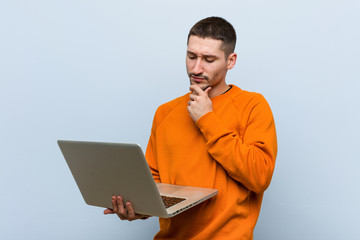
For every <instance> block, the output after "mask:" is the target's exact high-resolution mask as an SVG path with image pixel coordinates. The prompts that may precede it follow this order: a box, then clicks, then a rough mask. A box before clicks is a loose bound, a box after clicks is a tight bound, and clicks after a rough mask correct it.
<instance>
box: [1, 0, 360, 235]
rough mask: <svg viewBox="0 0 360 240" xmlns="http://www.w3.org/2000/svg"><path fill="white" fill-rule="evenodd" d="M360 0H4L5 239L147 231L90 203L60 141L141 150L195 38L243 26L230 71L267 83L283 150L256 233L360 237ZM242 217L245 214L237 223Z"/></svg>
mask: <svg viewBox="0 0 360 240" xmlns="http://www.w3.org/2000/svg"><path fill="white" fill-rule="evenodd" d="M359 12H360V3H359V1H357V0H354V1H350V0H343V1H339V0H327V1H325V0H323V1H322V0H295V1H291V0H290V1H285V0H283V1H281V0H270V1H265V0H254V1H246V0H237V1H226V0H224V1H209V0H206V1H203V0H201V1H194V0H191V1H190V0H182V1H165V0H162V1H145V0H138V1H136V0H135V1H121V0H118V1H115V0H102V1H95V0H61V1H60V0H53V1H49V0H43V1H41V0H33V1H25V0H24V1H20V0H11V1H10V0H1V1H0V190H1V193H0V239H4V240H10V239H109V240H111V239H151V238H152V236H153V235H154V234H155V233H156V232H157V231H158V222H157V219H156V218H151V219H149V220H147V221H135V222H123V221H120V220H118V219H117V217H115V216H113V215H111V216H104V215H103V213H102V211H103V209H101V208H97V207H91V206H88V205H86V204H85V203H84V201H83V199H82V197H81V194H80V192H79V190H78V188H77V186H76V184H75V182H74V180H73V178H72V176H71V173H70V171H69V169H68V167H67V165H66V163H65V161H64V159H63V157H62V155H61V152H60V151H59V149H58V146H57V143H56V141H57V140H58V139H73V140H89V141H108V142H135V143H139V144H140V145H141V146H142V148H143V150H145V149H146V145H147V141H148V138H149V135H150V127H151V123H152V119H153V115H154V112H155V110H156V108H157V107H158V105H160V104H162V103H165V102H167V101H169V100H171V99H173V98H175V97H178V96H180V95H183V94H185V93H186V92H188V87H189V80H188V78H187V76H186V71H185V51H186V37H187V33H188V31H189V29H190V28H191V27H192V25H193V24H194V23H195V22H197V21H198V20H200V19H202V18H205V17H208V16H221V17H224V18H225V19H227V20H228V21H230V22H231V23H232V24H233V26H234V28H235V29H236V31H237V35H238V42H237V47H236V52H237V53H238V61H237V64H236V66H235V68H234V69H232V70H231V71H230V72H229V73H228V77H227V82H228V83H233V84H236V85H237V86H239V87H241V88H243V89H245V90H249V91H255V92H260V93H262V94H263V95H264V96H265V97H266V99H267V100H268V102H269V104H270V106H271V107H272V110H273V114H274V117H275V121H276V127H277V134H278V145H279V152H278V157H277V162H276V168H275V172H274V175H273V179H272V183H271V185H270V187H269V189H268V190H267V191H266V192H265V196H264V200H263V205H262V210H261V214H260V217H259V220H258V223H257V226H256V228H255V239H277V240H288V239H292V240H302V239H307V240H308V239H358V238H359V237H358V223H357V222H358V218H359V214H360V208H359V205H358V203H359V202H360V193H359V183H360V176H359V170H360V163H359V158H360V154H359V144H358V136H359V133H360V131H359V121H360V114H359V109H360V97H359V86H360V84H359V80H360V47H359V43H360V33H359V22H360V15H359ZM239 227H241V226H239Z"/></svg>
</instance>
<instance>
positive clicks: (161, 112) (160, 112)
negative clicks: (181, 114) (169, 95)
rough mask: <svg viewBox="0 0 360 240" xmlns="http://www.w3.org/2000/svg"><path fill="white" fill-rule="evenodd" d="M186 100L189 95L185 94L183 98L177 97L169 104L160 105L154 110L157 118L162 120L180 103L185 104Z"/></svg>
mask: <svg viewBox="0 0 360 240" xmlns="http://www.w3.org/2000/svg"><path fill="white" fill-rule="evenodd" d="M188 100H189V93H187V94H185V95H183V96H180V97H177V98H175V99H173V100H171V101H169V102H166V103H163V104H161V105H160V106H159V107H158V108H157V110H156V115H157V117H160V118H164V117H165V116H166V115H168V114H169V113H170V112H171V111H172V110H173V109H175V108H176V107H178V106H179V105H180V104H181V103H183V102H187V101H188Z"/></svg>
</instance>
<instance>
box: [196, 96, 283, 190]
mask: <svg viewBox="0 0 360 240" xmlns="http://www.w3.org/2000/svg"><path fill="white" fill-rule="evenodd" d="M236 109H237V112H234V113H233V114H232V115H228V116H231V117H233V118H236V119H237V120H238V121H239V129H242V130H243V131H239V132H236V131H235V130H230V129H228V128H227V127H226V125H225V124H224V116H218V115H217V113H216V111H212V112H209V113H207V114H206V115H204V116H203V117H201V118H200V119H199V120H198V121H197V123H196V124H197V126H198V128H199V129H200V130H201V132H202V133H203V135H204V137H205V139H206V145H207V149H208V152H209V153H210V154H211V156H212V157H213V158H214V159H215V160H216V161H217V162H218V163H220V164H221V165H222V166H223V167H224V169H225V170H226V171H227V173H228V174H229V175H230V176H231V177H232V178H234V179H235V180H236V181H238V182H240V183H241V184H243V185H244V186H245V187H246V188H248V189H249V190H251V191H253V192H256V193H261V192H263V191H265V190H266V188H267V187H268V186H269V184H270V181H271V177H272V174H273V171H274V166H275V158H276V154H277V142H276V131H275V123H274V119H273V115H272V112H271V109H270V107H269V105H268V103H267V102H266V100H265V99H264V98H263V97H262V95H260V94H258V95H256V96H255V97H253V98H252V99H251V101H250V102H249V103H247V104H239V105H236ZM220 117H223V118H222V119H221V118H220ZM225 120H226V119H225Z"/></svg>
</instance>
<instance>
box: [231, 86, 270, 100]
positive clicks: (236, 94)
mask: <svg viewBox="0 0 360 240" xmlns="http://www.w3.org/2000/svg"><path fill="white" fill-rule="evenodd" d="M232 86H233V89H234V91H233V92H232V94H231V98H232V99H233V101H234V103H236V104H243V103H246V102H247V103H249V102H254V103H256V102H261V101H266V100H265V98H264V96H263V95H262V94H261V93H257V92H250V91H247V90H243V89H241V88H239V87H237V86H236V85H232Z"/></svg>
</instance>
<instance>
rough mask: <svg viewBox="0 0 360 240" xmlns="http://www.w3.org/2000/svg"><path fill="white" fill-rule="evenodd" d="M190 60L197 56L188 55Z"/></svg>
mask: <svg viewBox="0 0 360 240" xmlns="http://www.w3.org/2000/svg"><path fill="white" fill-rule="evenodd" d="M188 58H190V59H195V58H196V56H190V55H188Z"/></svg>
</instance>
